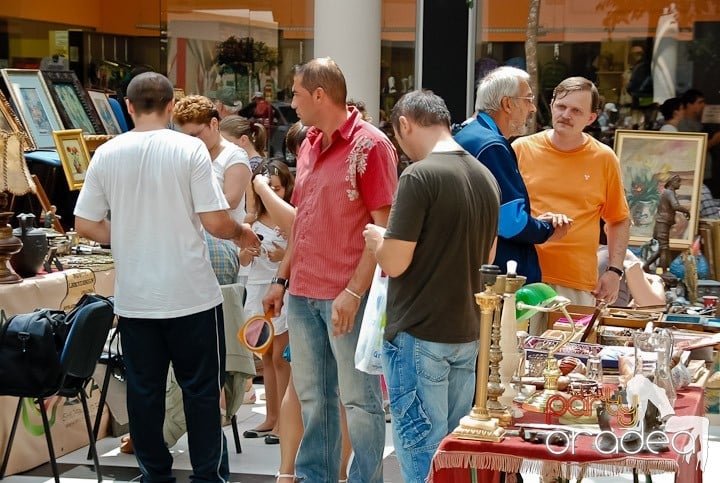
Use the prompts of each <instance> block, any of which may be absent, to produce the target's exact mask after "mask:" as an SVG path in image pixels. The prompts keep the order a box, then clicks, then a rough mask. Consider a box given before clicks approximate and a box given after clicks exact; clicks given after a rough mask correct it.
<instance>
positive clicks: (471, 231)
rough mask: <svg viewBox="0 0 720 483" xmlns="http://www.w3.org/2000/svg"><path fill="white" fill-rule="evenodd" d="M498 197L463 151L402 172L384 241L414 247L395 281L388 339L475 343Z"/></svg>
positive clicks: (494, 187) (495, 188) (484, 170)
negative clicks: (400, 335)
mask: <svg viewBox="0 0 720 483" xmlns="http://www.w3.org/2000/svg"><path fill="white" fill-rule="evenodd" d="M499 206H500V190H499V188H498V186H497V182H496V181H495V178H494V177H493V175H492V174H491V173H490V171H489V170H488V169H487V168H486V167H485V166H483V165H482V164H481V163H479V162H478V161H477V159H475V158H474V157H473V156H471V155H470V154H468V153H467V152H465V151H462V150H459V151H452V152H443V153H435V152H433V153H430V155H428V157H427V158H425V159H424V160H422V161H419V162H416V163H414V164H412V165H411V166H409V167H408V168H406V169H405V171H403V173H402V175H401V176H400V180H399V185H398V190H397V193H396V195H395V200H394V201H393V204H392V208H391V210H390V219H389V221H388V228H387V231H386V232H385V238H392V239H396V240H403V241H410V242H417V245H416V247H415V252H414V254H413V259H412V261H411V262H410V265H409V267H408V268H407V270H406V271H405V272H404V273H403V274H402V275H400V276H399V277H396V278H390V280H389V284H388V299H387V323H386V327H385V338H386V339H387V340H392V339H394V338H395V335H396V334H397V333H398V332H402V331H405V332H408V333H409V334H410V335H412V336H414V337H417V338H419V339H423V340H427V341H432V342H442V343H463V342H470V341H473V340H477V339H478V337H479V332H480V327H479V324H480V310H479V307H478V306H477V305H476V304H475V296H474V294H475V293H478V292H481V291H482V290H483V287H482V286H481V282H480V271H479V270H480V267H481V266H482V265H483V264H486V263H489V261H488V259H489V255H490V249H491V246H492V244H493V241H494V240H495V237H496V235H497V227H498V211H499Z"/></svg>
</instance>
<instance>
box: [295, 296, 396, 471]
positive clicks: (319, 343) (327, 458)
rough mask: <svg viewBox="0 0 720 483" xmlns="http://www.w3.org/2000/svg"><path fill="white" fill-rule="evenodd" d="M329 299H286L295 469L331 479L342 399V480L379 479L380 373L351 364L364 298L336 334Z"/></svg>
mask: <svg viewBox="0 0 720 483" xmlns="http://www.w3.org/2000/svg"><path fill="white" fill-rule="evenodd" d="M332 302H333V301H332V300H319V299H311V298H307V297H297V296H294V295H290V297H289V300H288V307H287V309H288V327H289V330H290V350H291V352H292V361H293V362H292V365H293V370H292V373H293V382H294V384H295V389H296V390H297V394H298V397H299V399H300V405H301V407H302V416H303V426H304V428H305V434H304V435H303V438H302V442H301V443H300V449H299V450H298V454H297V458H296V460H295V472H296V473H297V475H298V476H299V477H301V478H304V481H306V482H312V483H337V480H338V476H339V474H340V448H341V444H340V406H339V402H342V404H343V405H344V406H345V410H346V413H347V423H348V429H349V430H350V440H351V441H352V446H353V449H354V451H355V455H354V458H353V460H352V464H351V466H350V470H349V471H348V479H349V481H351V482H353V483H382V481H383V479H382V478H383V473H382V461H383V450H384V448H385V413H384V411H383V407H382V393H381V389H380V377H379V376H373V375H370V374H366V373H364V372H361V371H358V370H357V369H355V347H356V346H357V341H358V335H359V333H360V323H361V320H362V313H363V311H364V310H365V299H363V301H362V303H361V304H360V308H359V309H358V314H357V316H356V317H355V325H354V327H353V330H352V332H350V333H348V334H346V335H344V336H342V337H333V334H332V332H333V325H332V319H331V315H332V313H331V306H332ZM338 397H339V400H338Z"/></svg>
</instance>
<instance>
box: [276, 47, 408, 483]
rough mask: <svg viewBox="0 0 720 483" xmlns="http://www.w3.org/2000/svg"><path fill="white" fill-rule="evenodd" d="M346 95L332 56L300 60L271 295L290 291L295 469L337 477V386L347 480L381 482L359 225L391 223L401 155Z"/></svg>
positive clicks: (381, 424) (370, 263) (380, 429)
mask: <svg viewBox="0 0 720 483" xmlns="http://www.w3.org/2000/svg"><path fill="white" fill-rule="evenodd" d="M346 98H347V87H346V84H345V77H344V76H343V74H342V71H341V70H340V68H339V67H338V66H337V64H335V62H334V61H333V60H331V59H329V58H324V59H313V60H311V61H310V62H308V63H307V64H304V65H301V66H298V67H297V68H296V70H295V76H294V82H293V100H292V107H293V108H295V110H296V112H297V114H298V116H299V117H300V120H301V121H302V123H303V124H305V125H307V126H312V127H311V128H310V129H309V131H308V134H307V138H306V140H305V142H303V144H302V146H301V147H300V151H299V153H298V161H297V175H296V179H295V190H294V191H293V196H292V204H293V205H295V206H296V207H297V215H296V217H295V223H294V225H293V229H292V232H291V234H290V237H289V240H288V246H287V251H286V254H285V258H284V259H283V261H282V263H281V264H280V267H279V268H278V272H277V277H276V278H274V279H273V283H272V286H271V288H270V290H269V291H268V295H267V296H266V298H265V301H264V302H265V309H266V310H267V309H269V308H274V310H275V313H276V314H278V313H279V312H280V309H281V307H282V303H283V302H282V298H283V294H284V291H285V290H286V289H287V290H288V291H289V292H290V297H289V299H288V307H287V309H286V310H288V326H289V329H290V348H291V352H292V361H293V362H292V363H293V382H294V383H295V388H296V389H297V393H298V396H299V398H300V403H301V406H302V415H303V426H304V428H305V433H304V435H303V439H302V443H301V444H300V449H299V451H298V454H297V459H296V472H297V475H298V476H299V477H301V478H303V479H304V481H312V482H317V483H330V482H336V481H337V479H338V474H339V471H340V469H339V464H340V414H339V402H338V393H339V396H340V402H342V404H343V405H344V406H345V408H346V409H347V422H348V427H349V430H350V438H351V440H352V443H353V447H354V450H355V457H354V459H353V463H352V466H351V468H350V471H349V475H350V479H351V480H352V481H357V482H363V483H381V482H382V481H383V480H382V476H383V475H382V458H383V449H384V444H385V415H384V411H383V407H382V396H381V391H380V380H379V376H373V375H369V374H365V373H363V372H360V371H358V370H357V369H355V364H354V354H355V347H356V345H357V340H358V335H359V332H360V323H361V321H362V314H363V311H364V308H365V303H366V299H367V297H366V295H365V294H366V292H367V290H368V287H369V286H370V282H371V279H372V276H373V272H374V269H375V260H374V258H373V256H372V254H371V253H370V252H369V251H368V250H366V248H365V243H364V240H363V236H362V232H363V229H364V227H365V225H366V224H367V223H374V224H379V225H382V226H385V225H386V223H387V219H388V215H389V213H390V205H391V203H392V199H393V195H394V193H395V189H396V187H397V153H396V152H395V149H394V147H393V145H392V144H391V143H390V141H389V140H388V139H387V137H386V136H385V135H384V134H383V133H382V132H381V131H380V130H378V129H377V128H375V127H374V126H372V125H371V124H369V123H367V122H365V121H363V120H362V116H361V115H360V112H359V111H357V110H356V109H355V108H354V107H350V108H348V106H347V105H346V103H345V101H346ZM291 268H292V269H291ZM288 278H289V283H288V281H287V279H288Z"/></svg>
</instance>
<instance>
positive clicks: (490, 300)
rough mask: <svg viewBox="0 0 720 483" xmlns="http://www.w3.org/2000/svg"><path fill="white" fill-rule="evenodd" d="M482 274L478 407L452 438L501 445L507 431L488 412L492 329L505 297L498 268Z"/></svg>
mask: <svg viewBox="0 0 720 483" xmlns="http://www.w3.org/2000/svg"><path fill="white" fill-rule="evenodd" d="M480 271H481V272H482V275H483V284H484V285H485V287H486V288H485V291H483V292H481V293H479V294H475V302H476V303H477V304H478V305H479V306H480V340H479V352H478V370H477V376H476V377H477V380H476V384H475V405H474V406H473V408H472V410H471V411H470V414H468V415H467V416H465V417H463V418H462V419H461V420H460V425H459V426H458V427H457V428H455V431H453V433H452V434H453V436H455V437H456V438H460V439H472V440H475V441H491V442H500V441H502V440H503V439H504V438H505V430H504V429H503V428H502V427H501V426H500V423H499V421H498V419H497V418H492V417H490V414H489V412H488V410H487V393H488V374H489V372H488V368H489V363H490V350H489V346H490V338H491V328H492V322H493V314H494V313H495V312H497V310H498V307H499V306H500V300H501V296H500V295H499V294H497V293H496V292H495V290H494V289H493V287H492V285H493V284H494V283H495V281H496V278H497V274H498V273H500V270H499V269H498V267H496V266H494V265H483V267H482V268H481V269H480Z"/></svg>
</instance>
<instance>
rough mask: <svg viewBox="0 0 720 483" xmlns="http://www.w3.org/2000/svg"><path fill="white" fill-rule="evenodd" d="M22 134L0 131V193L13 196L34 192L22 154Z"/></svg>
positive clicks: (33, 185) (33, 184)
mask: <svg viewBox="0 0 720 483" xmlns="http://www.w3.org/2000/svg"><path fill="white" fill-rule="evenodd" d="M23 143H24V134H21V133H17V132H7V131H0V192H2V191H9V192H10V193H12V194H14V195H24V194H26V193H29V192H30V191H32V192H33V193H34V192H35V183H34V182H33V180H32V176H30V172H29V171H28V167H27V164H25V155H24V153H23Z"/></svg>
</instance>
